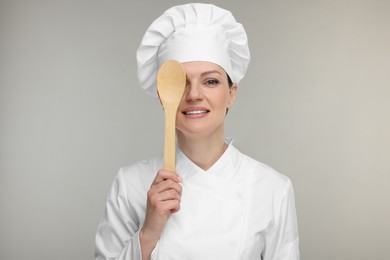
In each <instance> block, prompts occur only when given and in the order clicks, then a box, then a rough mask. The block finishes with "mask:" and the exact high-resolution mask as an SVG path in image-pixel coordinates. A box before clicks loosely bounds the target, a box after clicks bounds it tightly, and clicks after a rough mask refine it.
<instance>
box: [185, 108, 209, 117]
mask: <svg viewBox="0 0 390 260" xmlns="http://www.w3.org/2000/svg"><path fill="white" fill-rule="evenodd" d="M209 112H210V110H208V109H194V110H186V111H183V112H182V113H183V115H186V116H192V115H204V114H207V113H209Z"/></svg>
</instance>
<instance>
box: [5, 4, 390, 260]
mask: <svg viewBox="0 0 390 260" xmlns="http://www.w3.org/2000/svg"><path fill="white" fill-rule="evenodd" d="M183 2H184V1H183ZM183 2H182V1H152V0H138V1H130V0H128V1H108V0H63V1H55V0H53V1H49V0H47V1H44V0H40V1H39V0H35V1H27V0H26V1H22V0H8V1H7V0H6V1H4V0H1V2H0V33H1V34H0V87H1V88H0V120H1V121H0V123H1V131H0V259H4V260H8V259H15V260H16V259H30V260H33V259H92V258H93V247H94V235H95V231H96V227H97V224H98V221H99V219H100V216H101V215H102V212H103V208H104V203H105V199H106V195H107V192H108V190H109V187H110V186H111V182H112V180H113V178H114V176H115V175H116V173H117V170H118V169H119V168H120V167H121V166H124V165H128V164H130V163H132V162H135V161H138V160H141V159H145V158H149V157H151V156H154V155H157V154H160V153H161V152H162V145H163V133H162V129H163V113H162V110H161V109H160V106H159V103H158V102H157V101H156V100H154V99H152V98H150V97H149V96H147V95H145V94H144V93H143V92H142V91H141V90H140V89H139V87H138V83H137V79H136V63H135V52H136V49H137V47H138V44H139V42H140V40H141V37H142V35H143V33H144V31H145V30H146V28H147V27H148V26H149V24H150V23H151V22H152V21H153V20H154V18H156V17H157V16H158V15H160V14H161V13H162V12H163V11H164V10H165V9H167V8H168V7H170V6H172V5H174V4H178V3H183ZM206 2H208V1H206ZM214 3H215V4H217V5H220V6H222V7H224V8H227V9H229V10H232V12H233V13H234V14H235V16H236V18H237V19H238V20H239V21H240V22H242V23H243V24H244V26H245V28H246V30H247V33H248V36H249V40H250V47H251V52H252V62H251V64H250V67H249V70H248V73H247V76H246V78H245V79H244V80H243V81H242V82H241V84H240V88H239V91H238V99H237V102H236V104H235V107H234V108H233V109H232V110H231V112H230V113H229V115H228V118H227V129H226V131H227V136H234V137H235V145H236V146H237V147H238V148H239V149H241V150H242V151H243V152H245V153H247V154H248V155H250V156H252V157H254V158H256V159H258V160H260V161H263V162H265V163H267V164H269V165H271V166H273V167H274V168H276V169H277V170H279V171H281V172H282V173H284V174H285V175H287V176H289V177H290V178H291V179H292V181H293V183H294V188H295V192H296V205H297V210H298V217H299V229H300V238H301V254H302V259H304V260H311V259H315V260H327V259H340V260H346V259H354V260H358V259H377V260H380V259H383V260H384V259H390V251H389V250H388V244H389V242H390V239H389V233H390V224H389V219H390V199H389V198H390V189H389V184H390V166H389V165H390V160H389V157H390V156H389V155H390V134H389V133H390V102H389V97H390V85H389V83H390V73H389V70H390V47H389V46H390V15H389V14H390V1H388V0H383V1H379V0H366V1H362V0H360V1H359V0H356V1H346V0H337V1H336V0H334V1H316V0H314V1H309V0H306V1H305V0H297V1H288V0H279V1H262V0H253V1H232V0H223V1H222V0H220V1H214Z"/></svg>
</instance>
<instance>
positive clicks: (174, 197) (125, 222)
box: [95, 170, 181, 260]
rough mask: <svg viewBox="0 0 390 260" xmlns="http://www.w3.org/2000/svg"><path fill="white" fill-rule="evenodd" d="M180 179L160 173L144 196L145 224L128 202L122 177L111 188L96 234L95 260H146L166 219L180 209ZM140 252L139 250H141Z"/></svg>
mask: <svg viewBox="0 0 390 260" xmlns="http://www.w3.org/2000/svg"><path fill="white" fill-rule="evenodd" d="M180 181H181V179H180V178H179V176H178V175H177V174H176V173H173V172H168V171H164V170H160V171H159V172H158V173H157V175H156V177H155V179H154V181H153V183H152V185H151V187H150V190H149V191H148V193H147V196H148V198H147V209H146V214H145V215H146V216H145V222H144V225H143V227H142V228H141V229H140V230H139V222H140V221H139V219H138V218H137V215H136V214H135V211H134V210H133V209H132V208H131V203H129V201H128V196H127V194H126V189H125V187H124V180H123V176H122V173H121V172H119V174H118V175H117V177H116V179H115V180H114V183H113V185H112V188H111V191H110V194H109V197H108V199H107V203H106V209H105V214H104V216H103V218H102V220H101V222H100V224H99V227H98V231H97V234H96V250H95V260H102V259H115V260H130V259H131V260H141V259H142V260H149V259H151V253H152V251H153V250H154V248H155V246H156V244H157V241H158V239H159V238H160V234H161V232H162V231H163V229H164V227H165V224H166V222H167V221H168V219H169V217H170V215H171V214H172V213H175V212H177V211H178V210H179V208H180V196H181V185H180V184H179V182H180ZM141 249H142V250H141Z"/></svg>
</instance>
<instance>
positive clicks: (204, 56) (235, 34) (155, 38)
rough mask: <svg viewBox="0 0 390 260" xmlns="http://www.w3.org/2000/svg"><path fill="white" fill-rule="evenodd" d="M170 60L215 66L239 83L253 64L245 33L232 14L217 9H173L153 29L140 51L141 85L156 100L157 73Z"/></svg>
mask: <svg viewBox="0 0 390 260" xmlns="http://www.w3.org/2000/svg"><path fill="white" fill-rule="evenodd" d="M169 59H174V60H177V61H179V62H188V61H208V62H213V63H215V64H218V65H219V66H221V67H222V68H223V69H224V70H225V71H226V73H227V74H228V75H229V77H230V78H231V80H232V81H233V83H238V82H239V81H240V80H241V79H242V78H243V77H244V75H245V72H246V69H247V67H248V64H249V60H250V53H249V47H248V39H247V36H246V32H245V30H244V28H243V26H242V25H241V24H240V23H238V22H236V20H235V18H234V17H233V15H232V14H231V12H229V11H227V10H225V9H222V8H220V7H217V6H215V5H211V4H199V3H192V4H185V5H178V6H174V7H171V8H170V9H168V10H166V11H165V12H164V13H163V14H162V15H161V16H160V17H158V18H157V19H156V20H155V21H154V22H153V23H152V24H151V25H150V27H149V28H148V29H147V31H146V32H145V35H144V37H143V39H142V41H141V44H140V46H139V48H138V51H137V65H138V79H139V83H140V85H141V88H142V89H144V90H145V91H146V92H147V93H148V94H150V95H152V96H154V97H157V88H156V77H157V72H158V69H159V67H160V66H161V65H162V64H163V63H164V62H165V61H166V60H169Z"/></svg>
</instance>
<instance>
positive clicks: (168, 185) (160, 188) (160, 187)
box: [151, 179, 183, 195]
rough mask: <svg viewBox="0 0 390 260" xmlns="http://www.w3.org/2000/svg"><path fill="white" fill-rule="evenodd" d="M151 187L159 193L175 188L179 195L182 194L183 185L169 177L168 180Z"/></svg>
mask: <svg viewBox="0 0 390 260" xmlns="http://www.w3.org/2000/svg"><path fill="white" fill-rule="evenodd" d="M151 189H153V190H154V192H157V193H160V192H164V191H166V190H170V189H174V190H175V191H176V192H177V193H178V194H179V195H181V193H182V189H183V188H182V187H181V185H180V184H179V183H177V182H175V181H173V180H171V179H168V180H165V181H162V182H160V183H158V184H156V185H153V186H152V187H151Z"/></svg>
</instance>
